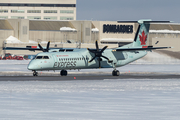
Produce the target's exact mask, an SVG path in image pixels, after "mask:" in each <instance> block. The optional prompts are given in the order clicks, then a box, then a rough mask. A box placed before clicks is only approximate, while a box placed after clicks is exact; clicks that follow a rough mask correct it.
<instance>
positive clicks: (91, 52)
mask: <svg viewBox="0 0 180 120" xmlns="http://www.w3.org/2000/svg"><path fill="white" fill-rule="evenodd" d="M151 22H153V23H154V22H155V23H156V22H160V21H151V20H139V21H138V23H139V27H138V29H137V32H136V35H135V38H134V42H133V43H130V44H128V45H125V46H122V47H118V48H113V49H107V46H105V47H104V48H102V49H99V46H98V42H97V41H96V43H95V46H96V49H89V48H87V49H85V48H81V49H57V48H56V49H51V48H49V45H50V42H48V44H47V47H46V48H45V49H44V48H43V47H42V46H41V45H40V44H38V46H39V48H4V49H6V50H10V49H11V50H12V49H13V50H42V51H43V52H41V53H39V54H37V55H36V56H35V57H34V58H33V59H32V60H31V61H30V63H29V65H28V67H27V68H28V69H29V70H32V71H33V76H38V72H37V71H49V70H61V72H60V75H61V76H67V70H71V69H96V68H113V69H114V70H113V71H112V75H113V76H119V74H120V73H119V71H118V70H116V68H117V67H121V66H124V65H127V64H129V63H131V62H133V61H135V60H137V59H140V58H142V57H144V56H145V55H146V54H147V51H151V50H154V49H166V48H170V47H153V46H146V42H147V36H148V33H149V27H150V23H151ZM161 22H163V21H161ZM164 22H167V21H164Z"/></svg>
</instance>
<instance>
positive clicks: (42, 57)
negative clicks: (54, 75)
mask: <svg viewBox="0 0 180 120" xmlns="http://www.w3.org/2000/svg"><path fill="white" fill-rule="evenodd" d="M36 59H49V57H48V56H36Z"/></svg>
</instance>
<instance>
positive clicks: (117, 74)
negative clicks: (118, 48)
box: [112, 70, 120, 76]
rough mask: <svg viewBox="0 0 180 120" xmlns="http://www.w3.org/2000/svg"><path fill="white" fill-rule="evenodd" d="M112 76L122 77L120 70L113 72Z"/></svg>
mask: <svg viewBox="0 0 180 120" xmlns="http://www.w3.org/2000/svg"><path fill="white" fill-rule="evenodd" d="M112 75H113V76H119V75H120V73H119V70H113V71H112Z"/></svg>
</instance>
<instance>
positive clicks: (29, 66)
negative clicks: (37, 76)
mask: <svg viewBox="0 0 180 120" xmlns="http://www.w3.org/2000/svg"><path fill="white" fill-rule="evenodd" d="M27 68H28V70H34V69H35V67H34V65H33V64H31V63H30V64H29V65H28V67H27Z"/></svg>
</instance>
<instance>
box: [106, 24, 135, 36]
mask: <svg viewBox="0 0 180 120" xmlns="http://www.w3.org/2000/svg"><path fill="white" fill-rule="evenodd" d="M103 33H129V34H131V33H133V25H109V24H104V25H103Z"/></svg>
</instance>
